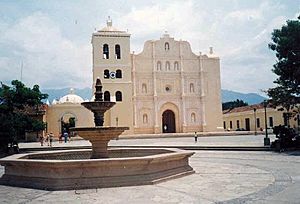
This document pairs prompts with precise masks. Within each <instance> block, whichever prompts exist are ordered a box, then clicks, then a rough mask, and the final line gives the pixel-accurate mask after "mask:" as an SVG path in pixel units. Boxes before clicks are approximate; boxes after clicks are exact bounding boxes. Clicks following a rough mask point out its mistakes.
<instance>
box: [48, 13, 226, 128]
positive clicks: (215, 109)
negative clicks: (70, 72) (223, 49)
mask: <svg viewBox="0 0 300 204" xmlns="http://www.w3.org/2000/svg"><path fill="white" fill-rule="evenodd" d="M91 43H92V48H93V49H92V60H93V63H92V64H93V67H92V71H93V82H94V83H95V81H96V79H97V78H98V77H99V78H100V79H101V81H102V85H103V93H104V100H106V101H114V102H116V105H115V106H114V107H113V108H112V109H111V110H109V111H107V112H106V113H105V124H104V125H106V126H128V127H129V128H130V129H129V130H128V131H126V132H125V133H124V134H153V133H186V132H212V131H222V130H223V126H222V108H221V85H220V59H219V57H218V56H216V55H215V54H214V53H213V49H212V48H210V50H209V53H208V54H202V53H199V54H198V55H197V54H194V53H193V52H192V50H191V46H190V44H189V43H188V42H187V41H183V40H179V41H178V40H175V39H174V38H172V37H170V35H169V34H168V33H165V34H164V35H163V36H162V37H161V38H160V39H159V40H148V41H146V42H145V44H144V48H143V51H142V52H141V53H138V54H136V53H134V52H133V53H130V34H129V33H127V32H125V31H121V30H119V29H116V28H114V27H113V26H112V21H111V20H110V19H109V20H108V21H107V26H106V27H104V28H103V29H101V30H99V31H97V32H95V33H93V35H92V41H91ZM93 89H94V84H93ZM69 96H70V97H71V98H72V97H75V96H74V94H73V95H69ZM76 97H77V96H76ZM62 101H64V100H62ZM63 104H66V103H61V104H60V103H56V104H54V105H50V106H49V109H50V112H52V113H53V112H57V111H56V110H55V111H53V110H52V111H51V109H57V107H58V106H59V105H60V106H63ZM67 104H70V105H71V104H72V103H70V100H69V101H68V103H67ZM74 105H75V106H76V107H77V106H78V107H77V109H78V110H79V109H81V108H82V109H84V108H83V107H80V103H79V102H78V100H77V102H76V103H75V104H72V106H74ZM73 110H74V111H72V114H73V116H74V118H75V121H81V122H77V123H76V126H93V123H92V121H93V120H92V119H91V118H90V117H92V114H84V115H83V113H86V111H82V110H81V111H77V112H78V113H77V112H76V111H75V109H73ZM58 112H59V113H57V114H56V115H55V114H52V116H51V117H56V118H55V119H53V121H56V120H58V121H60V120H62V119H61V118H62V117H63V115H64V113H63V108H60V111H58ZM68 113H70V111H69V112H68ZM82 118H83V119H82ZM85 118H86V119H85ZM87 118H88V119H87ZM47 120H48V119H47ZM57 124H58V125H56V127H54V126H53V128H54V129H55V128H56V129H57V128H59V123H57ZM50 127H51V125H50ZM50 129H51V128H50ZM51 131H52V132H59V131H55V130H51Z"/></svg>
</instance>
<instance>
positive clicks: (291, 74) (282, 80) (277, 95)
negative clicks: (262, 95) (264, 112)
mask: <svg viewBox="0 0 300 204" xmlns="http://www.w3.org/2000/svg"><path fill="white" fill-rule="evenodd" d="M269 48H270V49H271V50H273V51H274V52H275V53H276V57H277V62H276V64H274V68H273V69H272V71H273V72H274V73H275V74H276V75H278V78H277V79H276V80H275V81H274V83H275V84H276V85H277V86H276V87H275V88H270V89H268V90H267V94H268V96H269V97H270V98H271V100H270V101H271V103H272V105H274V106H282V107H283V108H285V109H286V110H287V112H289V111H290V110H291V109H294V108H295V107H296V108H297V106H298V105H299V104H300V16H299V17H298V19H297V20H288V21H287V23H286V25H283V26H282V28H281V29H275V30H274V31H273V33H272V42H271V43H270V44H269Z"/></svg>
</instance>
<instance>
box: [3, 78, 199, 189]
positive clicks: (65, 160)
mask: <svg viewBox="0 0 300 204" xmlns="http://www.w3.org/2000/svg"><path fill="white" fill-rule="evenodd" d="M102 95H103V94H102V85H101V81H100V79H97V81H96V92H95V101H93V102H84V103H82V105H83V106H85V107H86V108H88V109H89V110H91V111H92V112H93V113H94V118H95V127H76V128H73V129H72V131H76V132H77V133H78V134H79V136H81V137H83V138H84V139H87V140H89V141H90V142H91V143H92V151H90V150H67V151H49V152H42V153H41V152H38V153H26V154H16V155H12V156H9V157H6V158H3V159H0V164H1V165H3V166H4V168H5V172H4V174H3V176H2V177H1V179H0V184H3V185H11V186H20V187H29V188H37V189H47V190H71V189H84V188H104V187H115V186H132V185H145V184H154V183H157V182H161V181H165V180H168V179H173V178H177V177H180V176H184V175H188V174H192V173H194V170H193V168H192V167H191V166H189V163H188V159H189V157H190V156H192V155H193V154H194V153H193V152H189V151H183V150H178V149H162V148H144V149H141V148H121V149H110V150H108V149H107V144H108V142H109V140H111V139H113V138H116V137H118V136H119V135H120V134H121V133H122V132H123V131H125V130H128V128H127V127H103V122H104V119H103V118H104V113H105V111H107V110H109V109H110V108H111V107H112V106H113V105H115V103H114V102H106V101H103V98H102Z"/></svg>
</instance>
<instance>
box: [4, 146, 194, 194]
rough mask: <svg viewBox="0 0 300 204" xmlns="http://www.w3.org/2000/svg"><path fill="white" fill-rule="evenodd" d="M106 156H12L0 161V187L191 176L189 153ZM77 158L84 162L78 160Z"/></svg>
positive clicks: (67, 186)
mask: <svg viewBox="0 0 300 204" xmlns="http://www.w3.org/2000/svg"><path fill="white" fill-rule="evenodd" d="M108 153H109V156H112V158H105V159H92V160H91V159H84V158H88V157H89V154H92V151H90V150H72V151H71V150H68V151H55V152H53V151H51V152H45V153H29V154H16V155H12V156H9V157H6V158H3V159H1V160H0V164H1V165H3V166H4V167H5V173H4V175H3V176H2V178H1V179H0V184H4V185H11V186H20V187H30V188H37V189H45V190H71V189H75V190H76V189H86V188H105V187H119V186H132V185H146V184H155V183H157V182H161V181H165V180H168V179H172V178H176V177H180V176H184V175H188V174H192V173H194V170H193V168H192V167H190V166H189V164H188V158H189V157H190V156H192V155H193V154H194V153H193V152H189V151H183V150H178V149H158V148H157V149H156V148H155V149H154V148H151V149H150V148H149V149H148V148H147V149H139V148H127V149H111V150H109V151H108ZM72 155H73V156H72ZM74 155H77V158H76V157H75V158H74ZM78 155H81V156H82V158H83V159H78ZM113 155H115V156H113ZM120 155H125V156H127V157H119V156H120Z"/></svg>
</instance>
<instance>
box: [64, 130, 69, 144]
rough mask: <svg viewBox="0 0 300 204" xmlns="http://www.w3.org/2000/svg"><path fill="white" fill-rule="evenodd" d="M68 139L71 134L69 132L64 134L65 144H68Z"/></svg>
mask: <svg viewBox="0 0 300 204" xmlns="http://www.w3.org/2000/svg"><path fill="white" fill-rule="evenodd" d="M68 137H69V134H68V133H67V132H64V139H65V143H67V141H68Z"/></svg>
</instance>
